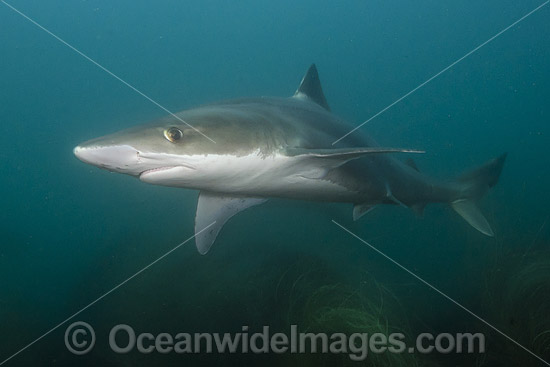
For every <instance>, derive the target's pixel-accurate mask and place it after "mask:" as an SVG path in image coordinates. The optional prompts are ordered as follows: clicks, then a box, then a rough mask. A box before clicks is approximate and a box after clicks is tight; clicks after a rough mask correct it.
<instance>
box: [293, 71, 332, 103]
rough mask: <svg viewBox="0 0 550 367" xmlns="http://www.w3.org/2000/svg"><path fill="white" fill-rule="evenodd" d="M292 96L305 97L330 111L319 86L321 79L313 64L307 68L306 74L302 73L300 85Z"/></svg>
mask: <svg viewBox="0 0 550 367" xmlns="http://www.w3.org/2000/svg"><path fill="white" fill-rule="evenodd" d="M294 97H295V98H307V99H309V100H311V101H312V102H315V103H317V104H318V105H319V106H321V107H323V108H325V109H326V110H328V111H330V108H329V106H328V103H327V100H326V98H325V95H324V94H323V88H322V87H321V81H320V80H319V74H318V73H317V67H316V66H315V64H311V66H310V67H309V69H307V72H306V75H304V77H303V78H302V82H301V83H300V86H299V87H298V89H297V90H296V93H294Z"/></svg>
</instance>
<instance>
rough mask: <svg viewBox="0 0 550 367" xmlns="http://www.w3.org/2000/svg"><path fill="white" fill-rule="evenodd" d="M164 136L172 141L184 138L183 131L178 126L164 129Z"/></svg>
mask: <svg viewBox="0 0 550 367" xmlns="http://www.w3.org/2000/svg"><path fill="white" fill-rule="evenodd" d="M164 137H165V138H166V139H168V140H169V141H171V142H172V143H175V142H176V141H178V140H180V139H181V138H183V132H182V131H181V130H180V129H178V128H177V127H170V128H168V129H166V130H164Z"/></svg>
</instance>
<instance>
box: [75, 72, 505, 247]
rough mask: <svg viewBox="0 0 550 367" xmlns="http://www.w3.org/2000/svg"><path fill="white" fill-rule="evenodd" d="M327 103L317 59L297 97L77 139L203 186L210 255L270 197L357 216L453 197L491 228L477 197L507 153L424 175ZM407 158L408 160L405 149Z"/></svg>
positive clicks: (89, 156)
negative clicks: (442, 174) (326, 205)
mask: <svg viewBox="0 0 550 367" xmlns="http://www.w3.org/2000/svg"><path fill="white" fill-rule="evenodd" d="M352 129H353V126H352V125H351V124H350V123H348V122H346V121H344V120H343V119H342V118H340V117H338V116H337V115H335V114H333V113H332V112H331V110H330V108H329V105H328V103H327V100H326V98H325V95H324V93H323V89H322V86H321V82H320V80H319V75H318V71H317V68H316V66H315V64H312V65H311V66H310V67H309V69H308V70H307V72H306V74H305V76H304V77H303V79H302V81H301V83H300V84H299V87H298V89H297V90H296V92H295V93H294V95H292V96H291V97H280V98H279V97H258V98H244V99H235V100H228V101H222V102H217V103H212V104H206V105H203V106H199V107H196V108H192V109H187V110H184V111H181V112H178V113H175V114H171V115H168V116H165V117H162V118H160V119H158V120H155V121H152V122H149V123H146V124H143V125H138V126H136V127H132V128H129V129H124V130H121V131H118V132H115V133H113V134H110V135H106V136H103V137H99V138H95V139H92V140H89V141H86V142H84V143H81V144H79V145H78V146H76V147H75V148H74V154H75V155H76V157H77V158H78V159H80V160H81V161H83V162H85V163H88V164H91V165H93V166H97V167H99V168H103V169H106V170H109V171H113V172H118V173H122V174H127V175H130V176H133V177H136V178H138V179H139V180H140V181H142V182H145V183H148V184H153V185H162V186H170V187H179V188H186V189H192V190H199V195H198V203H197V208H196V213H195V224H194V225H195V228H194V229H195V243H196V247H197V249H198V251H199V253H200V254H206V253H207V252H208V251H209V250H210V248H211V246H212V244H213V243H214V241H215V240H216V237H217V236H218V234H219V233H220V231H221V229H222V227H223V226H224V224H226V223H227V221H228V220H229V219H230V218H231V217H233V216H234V215H236V214H237V213H239V212H241V211H243V210H245V209H247V208H250V207H253V206H256V205H260V204H262V203H264V202H265V201H266V200H268V199H270V198H286V199H297V200H310V201H318V202H339V203H348V204H351V205H353V210H352V216H353V220H358V219H359V218H361V217H363V216H364V215H365V214H366V213H368V212H369V211H371V210H372V209H373V208H375V207H376V206H378V205H386V204H387V205H399V206H403V207H407V208H410V209H412V210H413V211H414V212H415V213H417V215H422V214H423V211H424V208H425V206H426V205H427V204H431V203H443V204H448V205H450V206H451V207H452V208H453V209H454V210H455V211H456V212H457V213H458V214H459V215H460V216H461V217H462V218H464V219H465V220H466V222H467V223H469V224H470V225H471V226H472V227H474V228H475V229H477V230H478V231H479V232H481V233H483V234H484V235H487V236H493V235H494V232H493V230H492V229H491V226H490V224H489V223H488V221H487V220H486V219H485V217H484V216H483V214H482V213H481V211H480V209H479V206H478V202H479V201H480V199H481V198H482V197H483V196H484V195H485V194H486V193H487V192H488V191H489V189H490V188H492V187H494V186H495V185H496V184H497V182H498V179H499V176H500V174H501V171H502V168H503V165H504V161H505V159H506V153H505V154H502V155H500V156H499V157H497V158H495V159H492V160H490V161H488V162H486V163H485V164H483V165H481V166H480V167H477V168H475V169H472V170H470V171H467V172H466V173H463V174H461V175H458V176H456V177H454V178H451V179H440V178H434V177H430V176H429V175H426V174H423V173H422V172H420V170H419V169H418V167H417V165H416V164H415V163H414V161H413V160H412V159H411V158H410V157H411V155H413V154H418V153H423V151H420V150H415V149H404V148H393V147H384V146H380V145H379V144H377V143H376V141H375V140H374V139H372V138H371V137H370V136H368V135H367V134H366V133H363V132H359V131H358V132H354V133H353V134H350V135H349V136H346V139H343V140H342V141H341V142H340V143H339V144H338V146H337V147H335V145H334V144H333V143H334V142H335V141H336V140H337V139H339V138H341V137H342V136H344V135H346V134H347V133H348V132H350V131H351V130H352ZM404 155H405V156H408V157H409V158H408V159H405V160H403V159H402V158H403V156H404Z"/></svg>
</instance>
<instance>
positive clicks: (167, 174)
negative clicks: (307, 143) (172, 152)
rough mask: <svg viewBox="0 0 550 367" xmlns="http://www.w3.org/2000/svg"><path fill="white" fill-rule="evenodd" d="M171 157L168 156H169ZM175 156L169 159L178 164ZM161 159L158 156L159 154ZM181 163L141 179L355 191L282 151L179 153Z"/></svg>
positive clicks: (292, 192) (255, 192) (331, 195)
mask: <svg viewBox="0 0 550 367" xmlns="http://www.w3.org/2000/svg"><path fill="white" fill-rule="evenodd" d="M167 158H168V157H167ZM174 158H175V157H174V156H171V157H170V159H168V161H170V163H171V164H174V163H175V162H174V161H175V159H174ZM157 159H158V158H157ZM178 159H180V160H181V163H182V165H181V166H173V167H170V168H166V169H157V170H152V171H148V172H145V173H144V174H142V175H141V177H140V179H141V180H142V181H144V182H148V183H151V184H156V185H164V186H173V187H184V188H193V189H199V190H207V191H214V192H223V193H235V194H240V195H250V196H263V197H272V196H274V197H287V198H294V199H305V200H327V201H346V198H347V197H349V196H350V195H351V194H352V193H350V191H349V190H347V189H346V188H345V187H343V186H341V185H338V184H336V183H333V182H330V181H327V180H323V179H322V178H323V177H324V176H325V174H326V172H327V168H325V167H322V166H318V165H312V164H311V163H312V162H311V160H307V159H303V158H299V157H288V156H285V155H282V154H275V155H270V156H262V155H260V154H259V152H254V153H252V154H249V155H245V156H234V155H218V154H208V155H202V156H196V155H195V156H179V157H178Z"/></svg>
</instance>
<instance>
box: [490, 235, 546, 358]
mask: <svg viewBox="0 0 550 367" xmlns="http://www.w3.org/2000/svg"><path fill="white" fill-rule="evenodd" d="M546 247H547V246H546ZM483 304H484V308H485V311H486V313H487V314H490V315H491V320H492V323H493V325H494V326H495V327H497V328H498V329H499V330H501V331H502V332H503V333H505V334H507V335H508V336H510V337H511V338H513V339H514V340H515V341H517V342H518V343H520V344H522V345H523V346H525V347H526V348H527V349H529V350H530V351H532V352H533V353H535V354H536V355H538V356H539V357H541V358H543V359H545V360H550V312H549V310H550V251H549V250H548V249H547V248H544V247H543V246H537V247H533V244H531V246H529V247H527V250H523V251H522V250H518V249H517V248H515V249H514V250H499V251H498V253H497V254H496V256H495V260H494V265H493V266H492V267H491V268H490V270H489V271H488V273H487V279H486V283H485V293H484V295H483ZM488 344H489V346H490V348H489V350H488V356H486V360H485V361H484V362H483V363H482V364H480V365H482V366H489V365H493V364H497V365H499V364H502V363H505V364H506V365H514V366H538V365H540V361H539V360H537V359H536V358H534V357H533V356H531V355H529V354H528V353H526V352H524V351H521V350H520V349H519V348H517V347H516V346H514V345H513V344H512V343H511V342H510V341H508V340H506V339H504V338H501V337H495V338H494V339H493V340H491V341H490V342H489V343H488Z"/></svg>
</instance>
